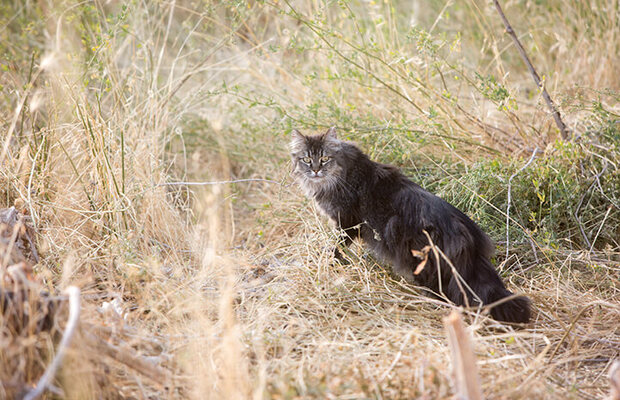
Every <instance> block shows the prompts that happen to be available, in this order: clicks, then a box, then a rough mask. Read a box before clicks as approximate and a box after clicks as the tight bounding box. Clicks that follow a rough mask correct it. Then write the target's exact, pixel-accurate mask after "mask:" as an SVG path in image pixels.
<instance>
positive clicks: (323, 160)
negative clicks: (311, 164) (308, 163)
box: [321, 156, 332, 163]
mask: <svg viewBox="0 0 620 400" xmlns="http://www.w3.org/2000/svg"><path fill="white" fill-rule="evenodd" d="M331 159H332V158H331V157H330V156H323V157H321V162H322V163H326V162H328V161H329V160H331Z"/></svg>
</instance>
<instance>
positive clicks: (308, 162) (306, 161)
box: [301, 157, 312, 164]
mask: <svg viewBox="0 0 620 400" xmlns="http://www.w3.org/2000/svg"><path fill="white" fill-rule="evenodd" d="M301 161H303V162H305V163H306V164H310V163H311V162H312V159H311V158H310V157H304V158H302V159H301Z"/></svg>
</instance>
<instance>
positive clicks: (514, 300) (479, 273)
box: [448, 259, 531, 323]
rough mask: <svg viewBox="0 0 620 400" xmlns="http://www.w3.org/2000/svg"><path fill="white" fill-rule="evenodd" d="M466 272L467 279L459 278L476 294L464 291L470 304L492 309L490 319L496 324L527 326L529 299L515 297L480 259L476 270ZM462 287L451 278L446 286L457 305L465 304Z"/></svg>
mask: <svg viewBox="0 0 620 400" xmlns="http://www.w3.org/2000/svg"><path fill="white" fill-rule="evenodd" d="M469 272H470V274H469V275H468V276H463V277H462V278H464V279H465V281H466V282H467V285H468V286H469V288H468V289H471V290H473V292H474V293H476V295H475V296H474V295H472V294H471V291H470V290H467V292H468V296H467V297H468V299H469V304H470V305H474V304H476V303H477V302H478V301H479V300H481V301H482V304H483V305H484V306H489V307H490V308H491V310H490V312H491V316H492V317H493V318H494V319H496V320H498V321H502V322H513V323H526V322H528V321H529V320H530V318H531V302H530V300H529V299H528V298H527V297H525V296H515V295H514V294H512V293H511V292H510V291H509V290H508V289H506V286H504V283H503V282H502V280H501V278H500V277H499V275H498V273H497V271H496V270H495V268H494V267H493V266H492V265H491V263H490V262H489V261H488V260H482V259H480V260H479V263H478V268H477V269H476V270H473V269H470V270H469ZM462 286H463V285H460V287H459V285H458V284H457V282H456V279H455V277H454V276H453V277H452V278H451V279H450V283H449V285H448V297H450V299H451V300H452V301H454V302H455V303H456V304H459V305H464V304H463V303H464V302H463V292H462V290H463V288H462Z"/></svg>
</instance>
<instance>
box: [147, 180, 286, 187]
mask: <svg viewBox="0 0 620 400" xmlns="http://www.w3.org/2000/svg"><path fill="white" fill-rule="evenodd" d="M239 182H268V183H275V184H277V185H281V184H282V183H281V182H276V181H273V180H271V179H261V178H250V179H234V180H230V181H207V182H165V183H160V184H158V185H157V186H208V185H226V184H230V183H239Z"/></svg>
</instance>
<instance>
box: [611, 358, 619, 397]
mask: <svg viewBox="0 0 620 400" xmlns="http://www.w3.org/2000/svg"><path fill="white" fill-rule="evenodd" d="M609 384H610V385H611V393H610V394H609V398H610V400H620V360H616V361H614V363H613V364H612V365H611V368H610V369H609Z"/></svg>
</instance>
